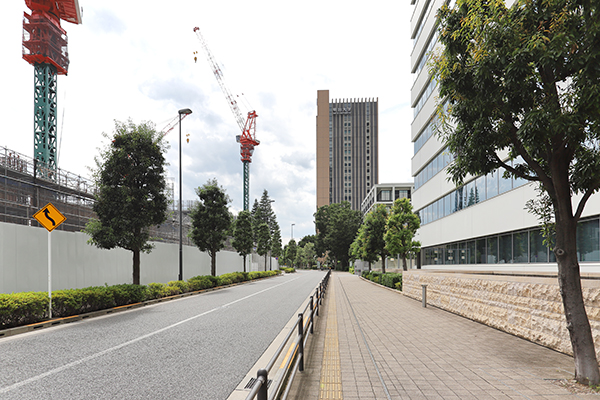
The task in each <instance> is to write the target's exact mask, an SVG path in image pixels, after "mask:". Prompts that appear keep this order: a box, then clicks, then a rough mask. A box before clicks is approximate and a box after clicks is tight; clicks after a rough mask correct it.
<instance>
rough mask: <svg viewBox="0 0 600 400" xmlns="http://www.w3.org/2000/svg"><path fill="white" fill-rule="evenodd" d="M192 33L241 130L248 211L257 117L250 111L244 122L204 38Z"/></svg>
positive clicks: (257, 142)
mask: <svg viewBox="0 0 600 400" xmlns="http://www.w3.org/2000/svg"><path fill="white" fill-rule="evenodd" d="M194 32H196V36H198V40H199V41H200V44H201V45H202V47H203V48H204V51H205V52H206V57H207V58H208V63H209V64H210V67H211V69H212V71H213V73H214V74H215V77H216V78H217V82H219V86H221V90H222V91H223V94H224V95H225V98H226V99H227V102H228V103H229V108H231V112H233V115H234V117H235V120H236V122H237V124H238V126H239V127H240V129H241V130H242V134H241V135H237V136H236V141H237V142H238V143H239V144H240V155H241V156H242V157H241V160H242V164H243V167H244V210H245V211H248V210H249V209H250V163H251V162H252V154H253V153H254V147H255V146H258V145H259V144H260V142H259V141H258V140H256V117H258V115H257V114H256V111H250V112H248V116H247V117H246V120H245V122H244V117H243V116H242V112H241V111H240V108H239V107H238V104H237V101H236V100H235V98H234V97H233V95H232V94H231V92H230V91H229V89H228V88H227V86H226V85H225V81H224V80H223V72H222V71H221V68H220V67H219V65H218V64H217V62H216V61H215V59H214V57H213V55H212V53H211V52H210V49H209V48H208V45H207V44H206V41H205V40H204V37H203V36H202V34H201V33H200V28H198V27H195V28H194Z"/></svg>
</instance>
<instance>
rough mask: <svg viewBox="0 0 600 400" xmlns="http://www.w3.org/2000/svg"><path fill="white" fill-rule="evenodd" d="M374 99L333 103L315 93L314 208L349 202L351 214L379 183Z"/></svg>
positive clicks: (325, 95) (324, 94)
mask: <svg viewBox="0 0 600 400" xmlns="http://www.w3.org/2000/svg"><path fill="white" fill-rule="evenodd" d="M378 145H379V140H378V103H377V99H364V100H363V99H361V100H358V99H333V100H332V101H331V102H330V101H329V90H318V91H317V208H318V207H321V206H324V205H328V204H333V203H341V202H342V201H349V202H350V204H351V205H352V209H353V210H360V204H361V202H362V201H363V199H364V198H365V196H366V195H367V193H368V192H369V190H370V189H371V187H372V186H373V185H375V184H377V183H379V151H378Z"/></svg>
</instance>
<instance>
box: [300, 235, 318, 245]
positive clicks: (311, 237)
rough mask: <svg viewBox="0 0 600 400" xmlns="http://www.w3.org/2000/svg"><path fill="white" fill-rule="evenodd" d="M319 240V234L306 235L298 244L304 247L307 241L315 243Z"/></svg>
mask: <svg viewBox="0 0 600 400" xmlns="http://www.w3.org/2000/svg"><path fill="white" fill-rule="evenodd" d="M316 242H317V235H306V236H304V237H303V238H302V239H300V241H299V242H298V246H300V247H304V246H305V245H306V244H307V243H313V244H315V243H316Z"/></svg>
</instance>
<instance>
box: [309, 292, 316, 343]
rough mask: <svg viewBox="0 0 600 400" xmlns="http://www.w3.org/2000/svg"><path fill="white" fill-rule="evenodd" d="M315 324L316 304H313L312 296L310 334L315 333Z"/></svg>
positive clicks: (311, 298)
mask: <svg viewBox="0 0 600 400" xmlns="http://www.w3.org/2000/svg"><path fill="white" fill-rule="evenodd" d="M314 325H315V310H314V306H313V297H312V296H310V334H311V335H312V334H313V333H314V331H315V330H314V329H313V327H314Z"/></svg>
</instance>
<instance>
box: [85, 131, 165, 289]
mask: <svg viewBox="0 0 600 400" xmlns="http://www.w3.org/2000/svg"><path fill="white" fill-rule="evenodd" d="M104 136H105V137H106V138H109V137H108V135H106V134H105V135H104ZM164 151H165V146H164V144H163V142H162V135H161V134H160V133H157V132H156V130H155V129H154V125H153V124H152V123H150V122H142V123H141V124H139V125H136V124H134V123H133V122H132V121H131V120H128V121H127V122H125V123H123V122H119V121H115V131H114V135H113V137H112V141H111V143H110V144H109V145H108V146H107V148H105V149H104V150H102V151H101V153H100V155H99V156H98V157H96V158H95V161H96V167H97V169H96V170H95V171H94V180H95V181H96V185H97V188H98V191H97V194H96V202H95V203H94V205H93V210H94V212H95V213H96V216H97V218H95V219H91V220H90V221H89V222H88V223H87V225H86V227H85V232H86V233H88V234H89V235H90V236H91V237H90V239H89V240H88V243H89V244H93V245H95V246H96V247H99V248H101V249H113V248H115V247H121V248H123V249H127V250H130V251H131V252H132V253H133V284H135V285H139V284H140V252H142V251H143V252H146V253H149V252H150V251H151V250H152V248H153V247H154V246H153V245H152V244H150V243H149V241H150V227H151V226H156V225H160V224H161V223H163V222H164V221H165V219H166V218H167V206H168V201H167V196H166V181H165V169H164V166H165V158H164Z"/></svg>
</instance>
